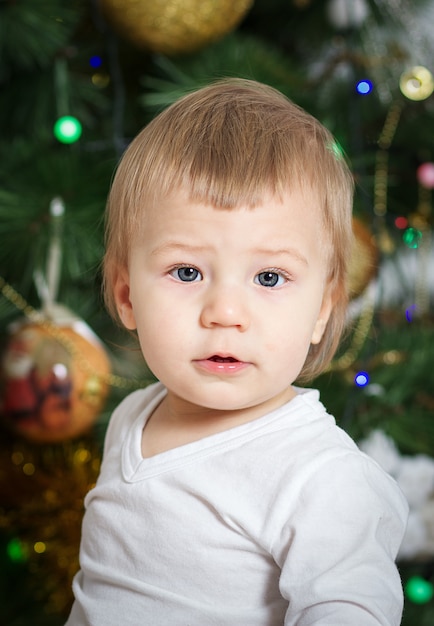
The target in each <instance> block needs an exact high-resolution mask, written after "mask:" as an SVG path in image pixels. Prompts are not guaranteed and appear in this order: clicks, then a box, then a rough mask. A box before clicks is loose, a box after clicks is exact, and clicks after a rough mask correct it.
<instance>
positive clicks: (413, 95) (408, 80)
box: [399, 65, 434, 102]
mask: <svg viewBox="0 0 434 626" xmlns="http://www.w3.org/2000/svg"><path fill="white" fill-rule="evenodd" d="M399 88H400V89H401V92H402V93H403V94H404V96H405V97H406V98H408V99H409V100H415V101H416V102H417V101H419V100H426V99H427V98H429V97H430V95H431V94H432V92H433V91H434V78H433V75H432V74H431V72H430V71H429V70H428V69H427V68H426V67H423V66H422V65H416V66H415V67H412V68H411V69H409V70H407V71H406V72H404V73H403V74H402V75H401V78H400V80H399Z"/></svg>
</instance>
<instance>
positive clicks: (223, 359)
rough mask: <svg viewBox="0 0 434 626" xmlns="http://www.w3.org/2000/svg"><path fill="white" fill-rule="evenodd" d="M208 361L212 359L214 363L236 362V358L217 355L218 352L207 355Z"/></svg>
mask: <svg viewBox="0 0 434 626" xmlns="http://www.w3.org/2000/svg"><path fill="white" fill-rule="evenodd" d="M208 361H213V362H214V363H238V359H234V357H232V356H219V355H218V354H214V355H213V356H211V357H209V359H208Z"/></svg>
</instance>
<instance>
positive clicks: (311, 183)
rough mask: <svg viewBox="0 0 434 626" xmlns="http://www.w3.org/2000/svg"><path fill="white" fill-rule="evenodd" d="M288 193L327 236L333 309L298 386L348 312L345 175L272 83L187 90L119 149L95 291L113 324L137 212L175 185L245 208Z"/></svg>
mask: <svg viewBox="0 0 434 626" xmlns="http://www.w3.org/2000/svg"><path fill="white" fill-rule="evenodd" d="M291 187H292V188H294V187H297V188H301V189H302V190H303V189H307V190H309V192H310V193H314V194H315V197H316V198H317V199H318V209H319V215H320V219H322V220H323V226H324V231H325V233H326V235H327V236H328V240H329V241H328V242H327V243H326V248H327V258H328V264H329V275H328V285H329V289H330V290H331V294H332V298H333V311H332V313H331V316H330V319H329V321H328V323H327V326H326V329H325V332H324V335H323V338H322V340H321V342H320V343H319V344H318V345H312V346H311V349H310V351H309V354H308V356H307V359H306V362H305V364H304V367H303V369H302V371H301V373H300V376H299V378H298V381H302V382H306V381H307V380H311V379H312V378H314V377H315V376H317V375H318V374H320V373H321V371H323V370H324V368H325V367H326V366H327V365H328V363H329V362H330V360H331V358H332V357H333V354H334V353H335V351H336V348H337V346H338V343H339V340H340V337H341V334H342V331H343V328H344V321H345V312H346V306H347V287H346V271H347V263H348V259H349V256H350V250H351V243H352V228H351V209H352V193H353V178H352V176H351V174H350V171H349V169H348V167H347V165H346V164H345V161H344V159H343V158H342V156H340V154H339V153H338V151H337V149H336V142H335V141H334V138H333V136H332V135H331V134H330V132H329V131H328V130H327V129H326V128H325V127H324V126H323V125H322V124H320V122H319V121H318V120H316V119H315V118H314V117H312V116H311V115H310V114H308V113H307V112H306V111H304V110H303V109H301V108H300V107H299V106H297V105H296V104H294V103H293V102H291V101H290V100H289V99H287V98H286V97H285V96H283V95H282V94H281V93H280V92H278V91H276V90H275V89H273V88H272V87H269V86H266V85H263V84H260V83H257V82H255V81H251V80H244V79H225V80H221V81H218V82H216V83H213V84H211V85H209V86H207V87H204V88H202V89H200V90H198V91H195V92H193V93H190V94H188V95H186V96H184V97H183V98H181V99H180V100H178V101H177V102H175V103H174V104H173V105H171V106H170V107H168V108H167V109H166V110H164V111H163V112H162V113H160V114H159V115H158V116H157V117H156V118H155V119H153V120H152V121H151V122H150V123H149V124H148V125H147V126H146V127H145V128H144V129H143V130H142V131H141V132H140V133H139V134H138V136H137V137H136V138H135V139H134V140H133V142H132V143H131V144H130V146H129V147H128V149H127V150H126V152H125V154H124V156H123V158H122V159H121V162H120V164H119V167H118V169H117V172H116V175H115V177H114V180H113V184H112V188H111V191H110V195H109V199H108V204H107V213H106V255H105V260H104V291H105V300H106V305H107V307H108V310H109V312H110V313H111V314H112V315H113V316H114V317H115V318H116V317H117V312H116V306H115V301H114V296H113V283H114V279H115V277H116V274H117V272H118V271H119V269H120V268H127V267H128V255H129V250H130V247H131V242H132V241H134V239H135V237H137V234H138V233H140V232H142V231H141V223H142V222H143V212H144V211H146V210H147V208H149V207H151V206H155V205H156V202H157V201H158V199H161V198H162V197H165V196H167V195H169V194H170V193H172V192H174V191H176V190H180V189H184V190H187V192H188V193H189V197H190V200H191V201H193V202H202V203H206V204H210V205H212V206H215V207H221V208H226V209H232V208H237V207H240V206H250V207H252V208H254V207H255V206H256V205H258V204H260V203H261V201H262V200H263V198H264V196H265V194H269V193H271V194H273V195H274V196H276V197H279V198H282V197H283V196H284V195H285V193H288V191H290V190H291Z"/></svg>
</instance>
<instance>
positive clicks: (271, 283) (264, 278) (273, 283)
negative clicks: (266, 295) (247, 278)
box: [255, 270, 286, 287]
mask: <svg viewBox="0 0 434 626" xmlns="http://www.w3.org/2000/svg"><path fill="white" fill-rule="evenodd" d="M285 282H286V279H285V277H284V276H282V274H280V273H279V272H273V271H270V270H269V271H267V272H260V273H259V274H257V275H256V276H255V283H256V284H257V285H261V286H262V287H281V286H282V285H284V284H285Z"/></svg>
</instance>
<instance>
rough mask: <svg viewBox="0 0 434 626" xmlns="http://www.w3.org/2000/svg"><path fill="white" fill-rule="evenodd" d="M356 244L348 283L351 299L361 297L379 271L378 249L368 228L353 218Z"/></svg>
mask: <svg viewBox="0 0 434 626" xmlns="http://www.w3.org/2000/svg"><path fill="white" fill-rule="evenodd" d="M353 233H354V244H353V251H352V254H351V259H350V264H349V270H348V281H349V291H350V297H351V298H356V297H357V296H359V295H360V294H361V293H363V291H364V290H365V288H366V287H367V286H368V284H369V283H370V281H371V280H372V279H373V278H374V276H375V275H376V273H377V269H378V256H379V254H378V248H377V245H376V243H375V241H374V238H373V236H372V233H371V232H370V231H369V230H368V228H367V227H366V226H365V225H364V224H363V223H362V222H361V221H360V220H358V219H357V218H353Z"/></svg>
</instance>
